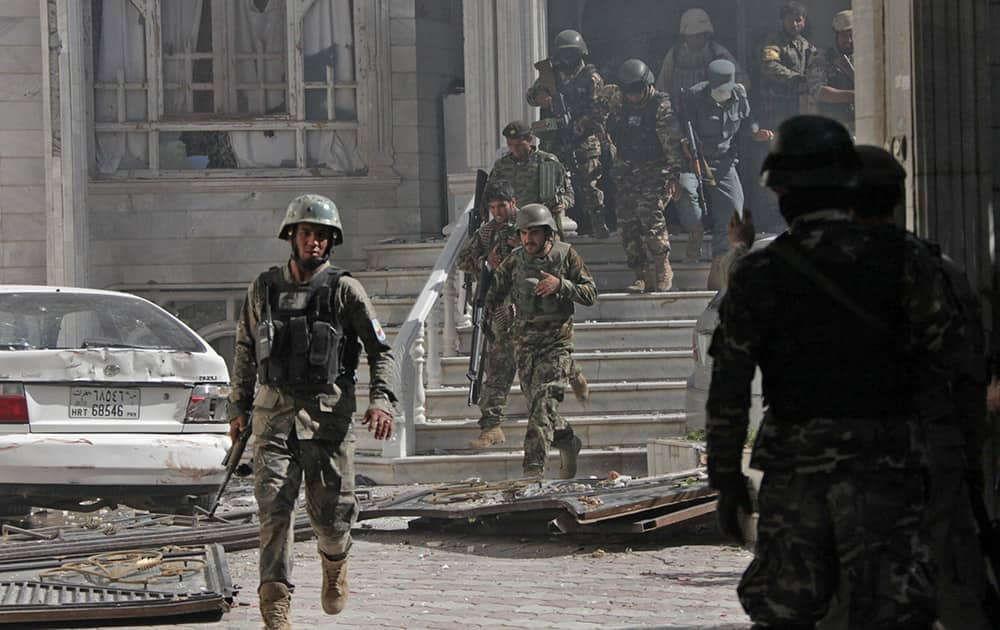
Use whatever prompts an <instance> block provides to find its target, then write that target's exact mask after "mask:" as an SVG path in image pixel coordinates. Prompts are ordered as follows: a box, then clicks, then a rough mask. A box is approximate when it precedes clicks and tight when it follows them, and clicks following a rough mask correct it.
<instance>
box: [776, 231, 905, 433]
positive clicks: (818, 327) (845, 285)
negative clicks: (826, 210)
mask: <svg viewBox="0 0 1000 630" xmlns="http://www.w3.org/2000/svg"><path fill="white" fill-rule="evenodd" d="M845 228H848V229H850V228H851V226H831V227H830V229H831V230H841V229H845ZM857 229H859V230H860V229H863V228H860V227H857ZM847 236H850V235H849V234H848V235H847ZM778 238H779V240H780V239H784V240H785V242H786V243H790V244H791V245H792V247H795V248H797V249H798V250H799V251H800V252H801V253H802V254H803V256H804V257H806V258H807V259H808V260H810V262H812V263H813V264H814V265H815V266H816V268H817V269H819V270H820V271H821V272H822V273H823V274H824V275H826V276H827V277H828V278H829V279H830V280H832V281H833V282H834V283H836V284H837V285H838V286H839V287H840V288H841V289H842V290H843V291H844V292H845V293H847V294H848V295H849V296H850V297H851V298H853V299H854V301H855V302H856V303H857V304H858V305H860V306H861V307H863V308H864V309H865V310H866V311H868V312H869V313H870V314H872V315H874V316H876V317H877V318H878V319H880V320H881V321H883V322H885V323H886V324H887V325H888V326H889V327H890V328H891V329H892V331H893V334H891V335H886V334H883V333H881V332H879V331H878V330H876V329H874V328H873V327H872V326H871V325H869V324H868V323H866V322H865V321H863V320H862V319H861V318H860V317H859V316H858V315H856V314H854V313H853V312H851V311H850V310H849V309H847V308H846V307H844V306H842V305H841V304H840V303H839V302H837V301H836V300H834V299H833V298H832V297H830V296H829V295H827V294H826V293H825V292H823V291H822V290H821V289H819V288H818V287H817V286H816V285H814V284H813V283H812V281H811V280H810V279H808V278H806V277H805V276H803V275H802V274H801V273H799V272H798V271H796V270H795V269H793V268H792V267H790V266H789V264H788V263H787V262H786V261H784V260H783V259H779V258H778V256H776V255H771V256H770V258H772V259H773V262H772V266H771V268H772V269H773V276H772V278H773V279H772V281H771V282H772V285H773V286H775V287H780V290H781V296H782V297H781V303H780V308H778V309H776V312H775V313H774V315H775V318H774V320H773V321H771V322H768V332H767V333H766V343H765V347H764V349H763V353H762V357H761V362H760V366H761V372H762V373H763V375H764V379H763V390H764V400H765V404H766V405H768V406H769V407H770V409H771V411H772V412H773V413H774V414H775V417H776V418H777V419H779V420H781V421H783V422H800V421H803V420H806V419H809V418H870V417H874V416H889V415H894V416H901V415H904V414H906V413H908V412H910V411H912V409H911V407H910V402H911V396H912V388H911V387H910V385H909V381H910V379H909V378H908V375H907V371H908V367H907V362H906V359H905V356H904V349H905V348H906V347H907V344H906V335H907V331H906V330H904V329H903V327H902V326H901V323H902V321H903V318H902V310H901V306H900V282H901V278H902V269H903V256H904V237H903V232H902V231H901V230H895V229H893V230H885V231H884V232H882V233H881V234H879V235H873V241H871V243H870V244H871V245H872V246H870V247H868V248H867V251H864V252H861V254H859V255H857V256H855V257H854V261H853V262H848V261H845V260H844V257H843V256H839V257H838V256H829V255H827V254H830V253H831V252H833V251H834V250H833V249H832V248H831V247H826V246H824V244H822V243H821V244H820V245H819V246H817V247H816V249H813V250H810V251H804V250H803V249H802V248H801V247H799V246H798V245H797V244H796V242H795V239H794V237H790V236H789V235H788V234H787V233H786V234H784V235H782V236H780V237H778ZM833 247H835V245H833ZM762 254H763V255H768V252H767V250H766V249H765V250H764V251H763V252H762Z"/></svg>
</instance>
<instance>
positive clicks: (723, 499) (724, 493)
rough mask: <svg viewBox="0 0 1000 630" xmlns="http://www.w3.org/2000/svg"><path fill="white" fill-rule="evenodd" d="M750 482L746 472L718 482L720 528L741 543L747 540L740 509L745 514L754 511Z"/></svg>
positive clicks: (717, 509)
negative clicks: (748, 486) (748, 485)
mask: <svg viewBox="0 0 1000 630" xmlns="http://www.w3.org/2000/svg"><path fill="white" fill-rule="evenodd" d="M749 482H750V480H749V479H747V477H746V475H744V474H736V475H733V476H732V477H731V478H729V479H727V480H726V481H725V482H723V483H720V484H717V485H718V488H719V502H718V504H717V505H716V508H715V511H716V515H717V516H718V518H719V529H720V530H721V531H722V533H723V534H724V535H725V536H726V537H728V538H732V539H733V540H735V541H737V542H738V543H739V544H741V545H742V544H744V543H745V542H746V536H745V535H744V533H743V527H742V523H741V515H740V512H739V511H740V510H743V512H744V514H745V515H749V514H752V513H753V503H752V502H751V500H750V491H749V490H748V489H747V484H748V483H749Z"/></svg>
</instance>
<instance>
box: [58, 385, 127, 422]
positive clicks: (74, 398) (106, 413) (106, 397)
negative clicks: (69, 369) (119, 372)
mask: <svg viewBox="0 0 1000 630" xmlns="http://www.w3.org/2000/svg"><path fill="white" fill-rule="evenodd" d="M69 417H70V418H105V419H112V420H130V419H136V418H138V417H139V388H138V387H73V388H71V389H70V394H69Z"/></svg>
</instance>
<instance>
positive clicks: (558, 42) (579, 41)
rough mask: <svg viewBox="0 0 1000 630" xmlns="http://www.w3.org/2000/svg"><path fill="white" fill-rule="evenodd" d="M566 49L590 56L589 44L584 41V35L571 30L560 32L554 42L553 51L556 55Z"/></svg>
mask: <svg viewBox="0 0 1000 630" xmlns="http://www.w3.org/2000/svg"><path fill="white" fill-rule="evenodd" d="M565 49H573V50H578V51H580V54H581V55H589V54H590V51H588V50H587V42H585V41H583V35H581V34H580V33H578V32H577V31H574V30H571V29H566V30H565V31H560V32H559V34H558V35H556V38H555V39H554V40H552V51H553V52H554V53H558V52H559V51H560V50H565Z"/></svg>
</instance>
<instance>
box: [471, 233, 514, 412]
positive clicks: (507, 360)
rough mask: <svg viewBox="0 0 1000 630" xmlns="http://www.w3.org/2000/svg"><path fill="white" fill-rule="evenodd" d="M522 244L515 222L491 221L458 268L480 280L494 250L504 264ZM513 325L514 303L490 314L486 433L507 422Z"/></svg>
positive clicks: (483, 403) (482, 405) (483, 401)
mask: <svg viewBox="0 0 1000 630" xmlns="http://www.w3.org/2000/svg"><path fill="white" fill-rule="evenodd" d="M519 242H520V241H519V239H518V232H517V227H516V226H515V225H514V223H513V221H508V222H505V223H498V222H496V221H493V220H491V221H488V222H486V223H484V224H483V225H482V226H480V228H479V229H478V230H477V231H476V233H475V235H473V237H472V238H471V239H469V240H468V241H466V243H465V245H464V246H463V247H462V251H460V252H459V253H458V268H459V269H460V270H462V271H464V272H466V273H472V274H476V276H477V277H478V275H479V271H480V270H481V269H482V268H483V263H484V262H485V261H486V259H487V257H488V256H489V253H490V251H492V250H493V248H494V247H496V248H497V253H498V255H499V257H500V260H501V261H503V260H506V259H507V257H508V256H510V253H511V252H512V251H513V249H514V247H516V246H517V245H518V244H519ZM513 322H514V309H513V307H512V306H511V304H510V300H506V301H504V303H503V304H501V305H500V306H499V307H498V308H497V310H496V311H493V312H491V313H490V317H489V327H490V338H491V340H493V342H491V341H487V346H486V348H485V350H484V356H483V359H482V360H483V361H484V362H485V363H484V365H483V387H482V390H481V392H480V394H479V410H480V412H481V414H482V415H481V416H480V418H479V427H480V428H481V429H483V430H486V429H490V428H493V427H498V426H500V425H501V424H503V421H504V409H505V408H506V407H507V397H508V395H509V394H510V386H511V385H513V384H514V375H515V374H516V372H517V362H516V361H515V359H514V346H513V345H512V344H510V343H507V342H506V340H508V339H510V338H511V334H512V330H513V328H512V325H513Z"/></svg>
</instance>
